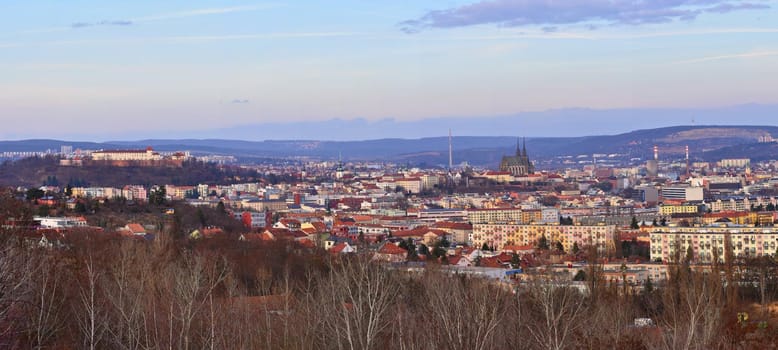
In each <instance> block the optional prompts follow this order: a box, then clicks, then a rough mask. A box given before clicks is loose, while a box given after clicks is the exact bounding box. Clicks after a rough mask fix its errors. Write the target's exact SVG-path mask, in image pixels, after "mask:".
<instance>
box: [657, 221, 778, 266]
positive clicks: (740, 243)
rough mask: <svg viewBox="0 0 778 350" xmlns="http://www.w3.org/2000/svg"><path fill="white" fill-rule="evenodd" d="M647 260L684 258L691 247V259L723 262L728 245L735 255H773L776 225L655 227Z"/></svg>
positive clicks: (776, 233)
mask: <svg viewBox="0 0 778 350" xmlns="http://www.w3.org/2000/svg"><path fill="white" fill-rule="evenodd" d="M650 238H651V260H659V261H664V262H671V261H675V260H676V259H678V258H679V257H680V259H684V258H685V257H686V256H687V251H688V249H689V247H691V251H692V254H693V259H694V261H695V262H700V263H710V262H713V261H714V259H716V258H718V261H721V262H725V260H726V256H727V254H725V251H724V249H725V248H726V247H728V246H729V247H731V249H732V255H733V256H735V257H754V256H762V255H770V256H773V255H775V253H776V245H778V229H776V228H772V227H769V228H763V227H748V226H740V225H726V224H722V225H712V226H704V227H657V228H654V229H653V230H652V231H651V234H650Z"/></svg>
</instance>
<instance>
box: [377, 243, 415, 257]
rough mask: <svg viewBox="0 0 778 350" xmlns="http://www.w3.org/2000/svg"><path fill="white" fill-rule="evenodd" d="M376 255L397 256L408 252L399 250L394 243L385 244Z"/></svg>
mask: <svg viewBox="0 0 778 350" xmlns="http://www.w3.org/2000/svg"><path fill="white" fill-rule="evenodd" d="M378 253H380V254H392V255H399V254H408V251H407V250H405V249H402V248H400V247H399V246H397V245H396V244H394V243H391V242H386V243H385V244H384V245H383V247H381V249H379V250H378Z"/></svg>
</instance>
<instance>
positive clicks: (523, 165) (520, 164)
mask: <svg viewBox="0 0 778 350" xmlns="http://www.w3.org/2000/svg"><path fill="white" fill-rule="evenodd" d="M500 171H503V172H509V173H511V175H513V176H527V175H529V174H532V173H534V172H535V166H534V165H533V164H532V162H531V161H530V160H529V155H528V154H527V142H526V140H525V141H524V146H523V147H522V148H521V149H520V148H519V143H518V142H516V154H515V155H512V156H503V157H502V161H500Z"/></svg>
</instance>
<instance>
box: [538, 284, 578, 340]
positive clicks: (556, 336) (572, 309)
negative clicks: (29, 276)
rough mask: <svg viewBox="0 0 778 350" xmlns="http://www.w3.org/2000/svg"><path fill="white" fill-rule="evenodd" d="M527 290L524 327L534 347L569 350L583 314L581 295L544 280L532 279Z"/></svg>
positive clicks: (568, 288) (572, 289)
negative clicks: (527, 303)
mask: <svg viewBox="0 0 778 350" xmlns="http://www.w3.org/2000/svg"><path fill="white" fill-rule="evenodd" d="M527 289H528V290H526V291H525V296H526V297H527V298H528V299H529V300H530V307H529V313H530V315H531V316H530V317H531V319H530V320H528V321H527V322H526V327H527V330H528V332H529V334H530V335H531V339H532V340H533V341H534V346H535V347H536V348H539V349H550V350H561V349H566V348H570V347H572V346H573V334H574V332H575V331H576V330H577V329H578V328H579V327H581V326H582V322H580V321H581V318H582V317H583V314H584V312H583V311H584V310H585V304H584V296H583V295H582V294H581V292H580V291H578V290H577V289H575V288H574V287H571V286H570V285H569V284H568V283H567V282H564V281H555V280H551V279H545V278H533V279H532V281H531V282H529V284H528V286H527Z"/></svg>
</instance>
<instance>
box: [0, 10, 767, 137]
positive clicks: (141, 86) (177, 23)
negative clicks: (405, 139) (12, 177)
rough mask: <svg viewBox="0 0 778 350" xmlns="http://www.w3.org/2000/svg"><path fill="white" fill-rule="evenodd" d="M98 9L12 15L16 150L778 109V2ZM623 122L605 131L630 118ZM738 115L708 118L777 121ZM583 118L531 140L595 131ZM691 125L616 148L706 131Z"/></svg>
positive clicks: (7, 40) (9, 132)
mask: <svg viewBox="0 0 778 350" xmlns="http://www.w3.org/2000/svg"><path fill="white" fill-rule="evenodd" d="M98 5H99V3H98V2H94V1H77V2H68V3H67V4H64V3H57V2H40V1H36V2H23V3H21V2H20V3H13V4H4V5H2V9H3V11H2V12H3V13H4V14H5V15H6V18H5V21H3V24H1V25H0V26H2V27H0V28H2V33H3V34H0V52H2V55H0V57H2V58H0V74H2V75H3V76H4V77H5V78H4V79H3V82H0V115H3V116H4V119H5V120H6V121H10V120H32V121H36V122H35V123H9V124H8V125H7V126H6V128H4V130H3V132H2V133H0V138H3V139H20V138H39V137H47V138H70V139H75V138H81V139H84V138H91V139H96V140H108V139H111V138H125V139H127V138H130V139H141V138H147V137H160V136H164V135H174V136H176V137H204V138H205V137H224V135H222V134H220V133H219V132H224V131H225V130H226V131H229V130H240V129H241V128H243V127H245V126H251V125H267V124H280V123H287V122H291V123H305V122H317V123H323V122H324V121H331V120H335V119H338V120H341V121H356V124H359V123H360V122H361V123H363V124H365V125H368V126H370V125H381V123H382V122H384V121H386V120H390V121H395V122H397V123H400V124H404V125H409V132H412V131H413V130H410V127H412V126H414V125H418V121H420V120H429V119H433V120H434V119H435V118H472V119H475V118H495V117H500V116H514V115H518V116H519V117H518V118H519V121H520V122H521V121H522V118H525V117H522V116H526V115H528V114H532V113H536V112H542V111H549V110H551V111H558V110H566V109H570V108H582V109H591V110H595V111H602V110H604V111H613V110H616V111H625V112H624V114H629V111H632V110H646V109H649V110H650V109H660V110H664V109H681V110H690V109H691V110H715V109H726V108H728V107H729V106H737V105H743V104H760V105H765V106H767V107H769V108H771V110H773V111H774V110H778V108H776V107H775V105H776V104H778V97H776V96H775V94H774V93H773V91H774V90H775V87H776V83H775V80H774V79H773V78H772V77H773V76H774V73H776V72H778V47H777V46H776V45H775V44H773V43H774V42H776V41H775V38H776V36H778V27H776V26H775V25H772V24H771V23H778V22H776V19H778V11H777V10H776V2H775V1H752V2H742V1H717V0H706V1H673V2H662V3H653V2H651V3H643V2H637V1H622V2H615V3H613V4H611V5H610V6H604V5H602V2H600V1H580V2H575V3H574V4H554V3H546V2H537V1H481V2H478V1H454V2H450V1H449V2H442V1H435V2H425V3H423V4H416V3H414V4H398V3H395V2H390V1H380V2H373V3H371V4H369V5H368V4H363V3H359V2H340V3H338V5H337V6H336V5H332V4H330V3H327V2H313V3H308V4H295V3H289V2H206V3H198V4H193V3H189V2H183V1H170V2H165V3H154V2H133V3H127V4H111V6H98ZM560 14H561V15H560ZM611 114H612V113H603V114H602V116H600V117H598V118H600V120H599V121H601V122H602V123H603V124H608V123H613V122H615V121H619V120H624V119H625V116H624V115H620V116H617V115H611ZM735 117H736V118H735V120H731V119H732V118H733V116H726V115H721V116H706V115H704V114H700V115H695V116H694V119H695V122H696V123H697V124H769V123H771V119H770V118H769V117H767V116H765V115H764V114H761V115H756V116H749V115H737V116H735ZM569 118H571V119H573V120H572V121H571V123H569V124H571V125H572V126H568V127H566V128H562V129H560V130H556V131H552V130H551V129H549V128H546V129H543V128H542V127H537V129H535V130H528V132H527V133H526V134H529V135H533V134H537V135H539V136H549V135H550V134H552V132H559V133H561V134H562V135H567V136H569V135H574V134H575V133H576V132H577V133H579V135H580V134H581V133H584V134H586V133H592V129H587V128H586V127H581V126H584V125H585V124H589V123H588V122H587V121H580V124H581V125H577V123H576V122H578V120H575V119H576V117H569ZM582 118H583V117H582ZM525 119H529V118H528V117H527V118H525ZM677 119H678V118H669V117H668V118H665V120H663V119H662V116H658V117H657V118H656V119H655V120H653V121H649V122H642V124H637V125H635V126H634V127H633V126H632V125H630V126H623V127H622V128H621V129H620V130H617V129H613V128H611V129H608V128H604V129H603V131H602V133H616V132H619V131H621V132H626V131H629V130H631V129H636V128H641V127H657V126H667V125H668V123H670V122H673V123H674V124H675V125H677V124H690V123H691V119H692V118H686V119H688V120H683V119H682V120H677ZM129 121H132V122H129ZM528 123H529V121H528ZM773 123H774V122H773ZM41 126H43V127H41ZM151 129H156V130H163V131H164V132H161V131H159V132H156V133H154V132H151V131H150V130H151ZM445 129H446V127H445V126H444V127H442V128H441V129H440V134H443V133H445ZM169 130H171V131H170V132H168V131H169ZM214 130H216V131H214ZM598 130H599V129H598ZM544 131H545V132H544ZM518 132H521V130H517V131H515V132H514V131H511V132H506V134H508V135H510V134H515V133H518ZM176 133H177V134H176ZM209 133H210V134H209ZM454 133H455V134H457V133H458V131H457V130H456V129H455V130H454ZM459 134H460V135H463V134H465V133H461V132H459ZM135 135H137V137H132V136H135ZM249 136H250V135H249ZM388 136H398V135H388ZM241 138H244V139H245V138H247V137H241ZM285 138H288V137H285ZM321 139H339V138H333V137H322V138H321ZM340 139H342V138H340Z"/></svg>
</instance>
